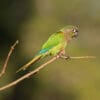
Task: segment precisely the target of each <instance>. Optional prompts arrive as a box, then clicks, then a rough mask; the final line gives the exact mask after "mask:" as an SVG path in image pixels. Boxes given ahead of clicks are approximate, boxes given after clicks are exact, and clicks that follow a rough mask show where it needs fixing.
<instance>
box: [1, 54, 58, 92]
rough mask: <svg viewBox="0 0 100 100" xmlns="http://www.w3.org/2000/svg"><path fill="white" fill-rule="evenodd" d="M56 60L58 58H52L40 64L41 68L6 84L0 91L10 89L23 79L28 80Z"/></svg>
mask: <svg viewBox="0 0 100 100" xmlns="http://www.w3.org/2000/svg"><path fill="white" fill-rule="evenodd" d="M57 58H59V56H57V57H53V58H52V59H50V60H49V61H47V62H46V63H44V64H42V65H41V66H39V67H38V68H36V69H35V70H33V71H31V72H29V73H27V74H25V75H24V76H22V77H20V78H18V79H17V80H15V81H13V82H11V83H9V84H7V85H5V86H3V87H1V88H0V91H2V90H5V89H7V88H10V87H12V86H14V85H16V84H17V83H19V82H21V81H22V80H24V79H26V78H29V77H30V76H32V75H34V74H36V73H37V72H39V71H40V70H41V69H43V68H44V67H45V66H46V65H48V64H50V63H51V62H53V61H54V60H56V59H57Z"/></svg>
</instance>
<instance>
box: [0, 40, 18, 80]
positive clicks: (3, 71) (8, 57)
mask: <svg viewBox="0 0 100 100" xmlns="http://www.w3.org/2000/svg"><path fill="white" fill-rule="evenodd" d="M18 42H19V41H18V40H17V41H16V42H15V43H14V44H13V45H12V46H11V49H10V51H9V53H8V55H7V58H6V60H5V62H4V65H3V68H2V70H1V72H0V78H1V77H2V76H3V75H4V73H5V71H6V68H7V64H8V61H9V59H10V56H11V54H12V52H13V50H14V48H15V46H16V45H17V44H18Z"/></svg>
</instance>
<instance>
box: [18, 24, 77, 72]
mask: <svg viewBox="0 0 100 100" xmlns="http://www.w3.org/2000/svg"><path fill="white" fill-rule="evenodd" d="M77 36H78V28H77V27H76V26H73V25H67V26H65V27H64V28H62V29H60V30H59V31H57V32H55V33H53V34H52V35H51V36H50V37H49V38H48V40H47V41H46V42H45V43H44V44H43V46H42V48H41V49H40V51H39V52H38V53H37V55H36V56H35V57H33V59H32V60H31V61H29V62H28V63H26V64H25V65H24V66H22V67H21V68H19V69H18V70H17V72H19V71H22V70H26V69H27V68H28V67H29V66H30V65H32V64H33V63H35V62H37V61H38V60H40V59H42V58H44V57H46V56H49V55H53V56H57V55H59V56H60V57H61V58H65V59H66V58H68V57H67V56H66V54H65V48H66V46H67V44H68V43H69V41H70V40H72V39H73V38H75V37H77Z"/></svg>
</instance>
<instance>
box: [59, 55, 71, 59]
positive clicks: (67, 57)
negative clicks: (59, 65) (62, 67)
mask: <svg viewBox="0 0 100 100" xmlns="http://www.w3.org/2000/svg"><path fill="white" fill-rule="evenodd" d="M60 58H63V59H65V60H67V59H69V58H70V56H66V55H60Z"/></svg>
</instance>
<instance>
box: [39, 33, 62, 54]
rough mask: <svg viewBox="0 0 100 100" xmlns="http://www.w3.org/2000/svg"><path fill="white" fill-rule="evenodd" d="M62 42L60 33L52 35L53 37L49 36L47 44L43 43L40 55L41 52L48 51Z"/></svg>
mask: <svg viewBox="0 0 100 100" xmlns="http://www.w3.org/2000/svg"><path fill="white" fill-rule="evenodd" d="M63 40H64V34H63V33H61V32H57V33H54V34H53V35H51V36H50V37H49V39H48V40H47V42H46V43H44V45H43V46H42V49H41V50H40V52H41V53H42V52H46V51H48V50H49V49H51V48H53V47H55V46H56V45H58V44H59V43H61V42H62V41H63Z"/></svg>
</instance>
